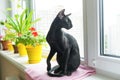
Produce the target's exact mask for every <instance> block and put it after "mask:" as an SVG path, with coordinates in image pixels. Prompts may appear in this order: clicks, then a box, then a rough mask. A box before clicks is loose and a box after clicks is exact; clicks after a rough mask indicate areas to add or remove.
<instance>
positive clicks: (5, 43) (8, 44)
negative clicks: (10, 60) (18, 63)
mask: <svg viewBox="0 0 120 80" xmlns="http://www.w3.org/2000/svg"><path fill="white" fill-rule="evenodd" d="M3 30H4V33H5V34H4V35H3V36H2V39H1V43H2V47H3V50H9V51H13V50H14V49H13V46H12V41H14V39H15V36H16V34H15V33H14V32H12V31H11V30H10V29H7V28H6V27H4V28H3Z"/></svg>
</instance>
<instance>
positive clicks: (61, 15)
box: [58, 9, 65, 19]
mask: <svg viewBox="0 0 120 80" xmlns="http://www.w3.org/2000/svg"><path fill="white" fill-rule="evenodd" d="M64 12H65V9H62V10H61V11H60V12H59V13H58V17H59V18H60V19H62V18H63V17H64V16H65V14H64Z"/></svg>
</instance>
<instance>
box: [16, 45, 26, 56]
mask: <svg viewBox="0 0 120 80" xmlns="http://www.w3.org/2000/svg"><path fill="white" fill-rule="evenodd" d="M17 47H18V53H19V55H20V56H27V50H26V47H25V45H24V44H22V43H19V44H18V45H17Z"/></svg>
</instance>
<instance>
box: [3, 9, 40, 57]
mask: <svg viewBox="0 0 120 80" xmlns="http://www.w3.org/2000/svg"><path fill="white" fill-rule="evenodd" d="M6 16H7V21H6V22H5V23H4V24H5V26H6V27H7V28H8V29H11V30H12V31H14V33H16V34H17V35H16V37H17V36H20V35H23V34H26V33H27V32H28V31H29V28H30V27H31V26H32V25H33V24H35V23H36V22H37V21H39V20H40V18H37V19H36V20H33V19H32V18H33V11H30V12H29V10H28V9H24V10H23V11H22V13H21V14H15V15H14V16H13V17H11V16H9V15H6ZM15 46H17V47H18V52H19V53H20V56H25V55H27V52H26V49H25V46H24V45H23V44H21V43H20V45H19V46H18V45H16V44H15ZM21 48H22V51H21V50H20V49H21Z"/></svg>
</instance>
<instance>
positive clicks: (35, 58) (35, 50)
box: [26, 45, 42, 64]
mask: <svg viewBox="0 0 120 80" xmlns="http://www.w3.org/2000/svg"><path fill="white" fill-rule="evenodd" d="M26 50H27V54H28V59H29V63H30V64H34V63H39V62H40V61H41V58H42V57H41V56H42V45H38V46H35V47H33V46H26Z"/></svg>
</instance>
